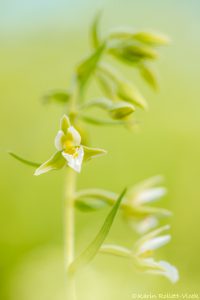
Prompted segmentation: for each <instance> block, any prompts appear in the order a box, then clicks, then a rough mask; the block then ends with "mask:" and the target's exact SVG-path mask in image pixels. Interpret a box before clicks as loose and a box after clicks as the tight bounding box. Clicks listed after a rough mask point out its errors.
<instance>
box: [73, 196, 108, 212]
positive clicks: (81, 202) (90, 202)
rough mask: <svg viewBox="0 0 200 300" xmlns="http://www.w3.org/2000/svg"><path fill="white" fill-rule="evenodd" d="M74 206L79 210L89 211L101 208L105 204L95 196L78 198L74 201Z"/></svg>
mask: <svg viewBox="0 0 200 300" xmlns="http://www.w3.org/2000/svg"><path fill="white" fill-rule="evenodd" d="M75 206H76V208H78V209H79V210H81V211H84V212H89V211H95V210H98V209H101V208H104V207H105V206H107V204H106V202H105V201H103V200H100V199H95V198H86V199H84V198H79V199H77V200H76V202H75Z"/></svg>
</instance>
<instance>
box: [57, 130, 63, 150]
mask: <svg viewBox="0 0 200 300" xmlns="http://www.w3.org/2000/svg"><path fill="white" fill-rule="evenodd" d="M65 138H66V137H65V134H64V132H63V131H62V130H59V131H58V133H57V135H56V137H55V147H56V149H57V150H59V151H60V150H63V142H64V140H65Z"/></svg>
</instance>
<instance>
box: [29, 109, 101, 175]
mask: <svg viewBox="0 0 200 300" xmlns="http://www.w3.org/2000/svg"><path fill="white" fill-rule="evenodd" d="M55 147H56V149H57V152H56V153H55V154H53V156H52V157H51V158H50V159H49V160H48V161H46V162H44V163H43V164H42V165H41V166H40V167H39V168H38V169H37V170H36V171H35V174H34V175H36V176H38V175H41V174H43V173H46V172H48V171H51V170H57V169H61V168H62V167H64V166H65V165H66V164H67V165H68V166H69V167H70V168H72V169H73V170H75V171H76V172H78V173H80V171H81V167H82V163H83V161H87V160H90V159H91V158H94V157H97V156H100V155H103V154H105V153H106V151H105V150H103V149H99V148H90V147H86V146H84V145H82V144H81V136H80V134H79V132H78V131H77V130H76V129H75V128H74V127H73V126H72V125H71V123H70V120H69V118H68V117H67V116H66V115H64V116H63V117H62V119H61V122H60V130H59V131H58V133H57V135H56V138H55Z"/></svg>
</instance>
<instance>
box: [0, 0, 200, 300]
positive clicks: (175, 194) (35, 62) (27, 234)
mask: <svg viewBox="0 0 200 300" xmlns="http://www.w3.org/2000/svg"><path fill="white" fill-rule="evenodd" d="M99 8H103V10H104V13H103V19H102V31H103V32H104V31H106V30H107V29H108V28H110V27H113V26H116V25H117V26H118V25H123V24H124V25H131V26H133V27H135V28H139V29H141V28H142V29H145V28H150V29H156V30H158V31H161V32H165V33H166V34H168V35H169V36H170V37H171V39H172V43H171V45H170V47H166V48H164V49H162V50H161V58H160V60H159V62H158V63H157V67H158V70H159V73H160V90H159V92H158V93H156V94H155V93H153V92H152V91H150V89H149V88H148V87H146V86H145V85H144V83H143V82H142V81H141V80H140V79H139V78H138V74H137V72H136V71H134V70H133V71H130V70H129V73H128V75H129V78H130V79H132V80H133V81H135V82H137V84H138V85H139V87H140V89H142V90H143V93H144V94H145V96H146V98H147V99H148V102H149V106H150V110H149V112H148V113H141V114H140V115H139V120H140V129H139V131H138V132H136V133H134V134H133V133H131V132H129V131H127V130H125V129H124V128H119V127H116V128H113V127H112V128H110V127H93V126H89V127H88V129H89V134H90V137H91V143H92V145H93V146H98V147H102V148H105V149H107V150H108V155H107V156H106V157H102V158H100V159H98V160H94V161H93V162H90V163H88V164H87V165H85V166H84V168H83V172H82V173H81V175H80V176H79V182H78V186H79V187H102V188H108V189H111V190H113V191H116V192H120V191H121V190H122V189H123V188H124V186H127V185H128V186H130V185H132V184H134V183H137V182H138V181H140V180H142V179H145V178H148V177H150V176H153V175H156V174H163V175H164V176H165V178H166V185H167V187H168V189H169V193H168V195H167V197H166V198H165V199H164V200H163V202H162V206H164V207H166V208H168V209H170V210H172V212H173V218H172V219H171V220H170V223H171V225H172V229H171V233H172V236H173V239H172V242H171V243H170V244H169V245H168V246H166V247H164V249H162V250H160V251H158V252H159V253H161V255H160V256H161V257H162V258H165V259H167V260H169V261H170V262H171V263H173V264H174V265H176V266H177V267H178V269H179V270H180V281H179V282H178V283H177V284H176V285H171V284H170V283H168V282H167V280H165V279H164V278H160V277H159V278H158V277H153V276H147V275H144V274H138V273H136V272H135V271H134V268H133V267H132V266H131V265H130V263H129V262H128V261H124V260H121V259H116V258H112V257H111V258H110V257H109V258H106V257H103V256H98V257H97V258H96V259H95V260H94V262H93V263H92V264H91V266H90V267H88V268H87V269H86V270H85V271H83V272H81V273H80V274H79V276H78V280H77V286H78V294H79V297H80V299H97V300H99V299H105V300H107V299H131V294H132V293H143V292H148V293H150V292H151V293H157V292H163V293H164V292H168V293H172V292H178V293H185V292H188V293H193V292H200V291H199V282H200V271H199V270H200V259H199V253H200V240H199V227H200V202H199V198H200V189H199V177H200V176H199V175H200V171H199V170H200V159H199V153H200V140H199V138H200V135H199V133H200V118H199V109H200V104H199V95H200V84H199V78H200V68H199V65H200V56H199V53H200V30H199V28H200V18H199V16H200V2H199V1H198V0H196V1H195V0H190V1H184V0H177V1H173V0H168V1H156V0H149V1H147V0H146V1H145V0H142V1H139V0H137V1H136V0H107V1H94V0H93V1H89V0H87V1H86V0H85V1H81V0H79V1H78V0H76V1H72V0H69V1H61V0H58V1H55V0H54V1H45V0H41V1H31V0H29V1H26V2H25V1H20V0H16V1H3V0H1V1H0V44H1V46H0V60H1V73H0V95H1V96H0V99H1V100H0V101H1V109H0V114H1V117H0V128H1V130H0V141H1V148H0V164H1V168H0V170H1V175H0V176H1V177H0V187H1V200H0V299H2V300H18V299H19V300H27V299H29V300H33V299H34V300H36V299H37V300H40V299H41V300H46V299H48V300H51V299H52V300H53V299H56V300H61V299H63V296H62V293H63V284H64V278H63V271H62V263H63V253H62V236H63V231H62V209H63V199H62V195H63V184H64V173H65V172H64V170H63V171H61V172H55V173H54V172H52V173H51V174H48V175H44V176H41V177H39V178H36V177H33V171H34V170H33V169H31V168H29V167H27V166H24V165H21V164H20V163H19V162H17V161H15V160H13V159H12V158H11V157H9V156H8V155H7V153H6V152H7V151H8V150H12V151H14V152H16V153H18V154H21V155H23V156H24V157H27V158H30V159H32V160H35V161H44V160H46V159H47V158H48V157H49V155H50V154H51V153H52V152H53V151H54V145H53V140H54V136H55V134H56V132H57V129H58V124H59V119H60V117H61V115H62V113H63V109H62V108H61V107H56V106H54V105H52V106H44V105H42V103H41V101H40V98H41V96H42V95H43V94H44V93H45V92H46V91H48V90H49V89H51V88H58V87H60V88H63V87H66V86H67V85H68V83H69V79H70V74H71V72H72V71H73V68H74V66H75V65H76V63H77V61H79V60H80V58H81V57H82V56H84V55H85V54H87V53H88V51H89V43H88V28H89V26H90V24H91V20H92V18H93V16H94V14H95V13H96V11H97V10H98V9H99ZM92 94H94V91H91V95H92ZM106 213H107V210H106V209H104V210H102V211H100V212H95V213H94V214H91V213H85V214H82V213H80V212H77V215H76V216H77V219H78V221H77V233H76V236H77V251H80V250H81V249H83V248H84V246H85V245H87V244H88V242H89V241H90V240H91V239H92V237H93V236H94V235H95V233H96V232H97V230H98V229H99V227H100V225H101V223H102V219H103V218H104V217H105V215H106ZM134 240H135V236H134V235H133V234H132V232H131V231H130V229H129V228H127V226H126V225H125V224H124V223H123V222H122V221H121V219H120V215H118V218H117V220H116V221H115V224H114V226H113V228H112V231H111V233H110V235H109V238H108V241H110V242H119V243H121V244H124V245H127V246H131V245H132V244H133V243H134Z"/></svg>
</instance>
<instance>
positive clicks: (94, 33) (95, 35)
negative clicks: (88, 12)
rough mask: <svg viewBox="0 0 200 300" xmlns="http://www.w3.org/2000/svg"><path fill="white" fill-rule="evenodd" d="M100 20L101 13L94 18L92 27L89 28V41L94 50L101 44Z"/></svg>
mask: <svg viewBox="0 0 200 300" xmlns="http://www.w3.org/2000/svg"><path fill="white" fill-rule="evenodd" d="M100 18H101V12H99V13H98V14H97V15H96V17H95V18H94V21H93V24H92V27H91V40H92V46H93V47H94V48H95V49H96V48H98V47H99V45H100V44H101V42H100V37H99V22H100Z"/></svg>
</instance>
